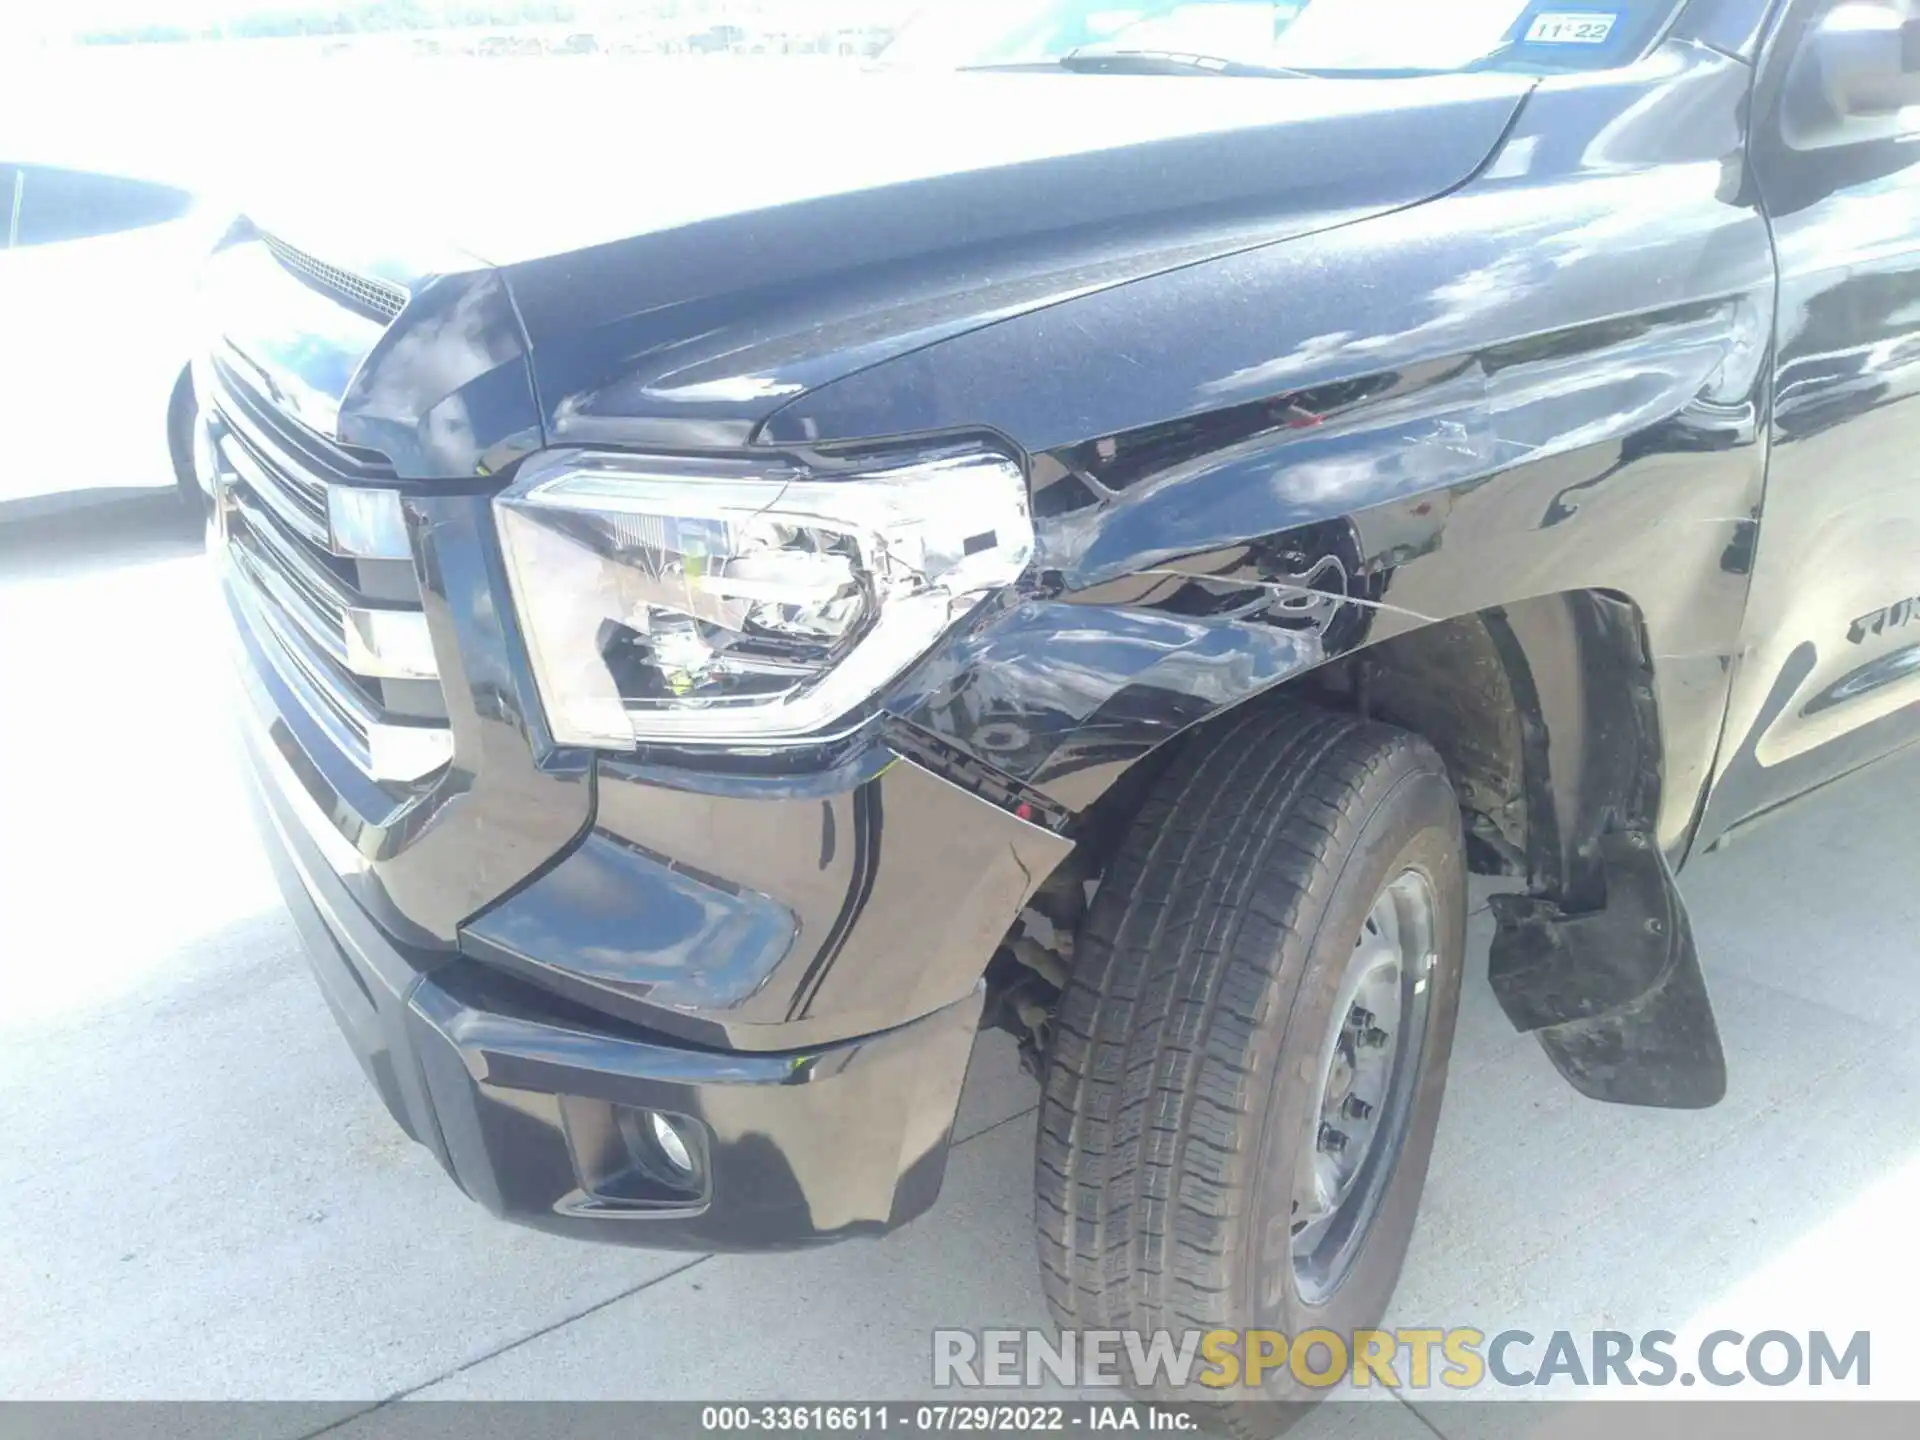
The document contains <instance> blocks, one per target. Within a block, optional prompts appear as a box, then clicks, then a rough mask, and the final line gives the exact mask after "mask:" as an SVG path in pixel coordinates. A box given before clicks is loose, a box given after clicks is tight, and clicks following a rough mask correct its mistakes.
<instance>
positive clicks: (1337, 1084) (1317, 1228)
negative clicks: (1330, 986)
mask: <svg viewBox="0 0 1920 1440" xmlns="http://www.w3.org/2000/svg"><path fill="white" fill-rule="evenodd" d="M1435 928H1436V927H1435V906H1434V900H1433V891H1432V888H1431V887H1430V886H1429V885H1428V883H1427V881H1426V878H1425V877H1424V876H1422V875H1421V874H1420V873H1419V872H1418V871H1415V870H1403V871H1402V872H1400V874H1398V875H1396V876H1395V877H1393V879H1391V880H1389V881H1388V882H1387V884H1386V885H1385V886H1384V887H1382V889H1381V890H1380V892H1379V894H1378V895H1377V896H1375V897H1374V902H1373V905H1372V907H1371V908H1370V909H1369V910H1368V912H1367V918H1366V920H1365V921H1364V923H1363V924H1362V925H1361V927H1360V934H1359V935H1358V937H1357V938H1356V939H1355V941H1354V944H1353V951H1352V954H1351V955H1350V956H1349V957H1348V959H1347V963H1346V967H1345V969H1344V971H1343V972H1342V975H1341V978H1340V988H1339V991H1338V993H1337V995H1336V998H1335V1004H1334V1008H1333V1023H1332V1025H1331V1027H1330V1031H1329V1034H1328V1035H1327V1037H1326V1041H1325V1043H1324V1045H1323V1046H1322V1051H1321V1062H1320V1069H1319V1078H1318V1084H1317V1086H1316V1090H1315V1094H1314V1101H1313V1111H1312V1115H1313V1127H1314V1128H1313V1131H1312V1138H1311V1142H1310V1144H1308V1145H1307V1146H1305V1147H1303V1153H1302V1154H1301V1156H1300V1158H1299V1162H1298V1169H1297V1173H1296V1175H1295V1180H1294V1194H1293V1219H1292V1226H1293V1262H1294V1272H1295V1276H1296V1279H1297V1282H1298V1284H1299V1286H1300V1289H1301V1292H1302V1294H1303V1296H1304V1297H1305V1298H1307V1299H1309V1300H1312V1299H1314V1298H1316V1296H1317V1295H1319V1294H1324V1293H1326V1292H1327V1291H1330V1290H1331V1289H1333V1288H1334V1287H1335V1286H1337V1285H1338V1284H1339V1283H1340V1281H1341V1279H1343V1278H1344V1277H1345V1273H1346V1269H1347V1266H1348V1265H1349V1264H1350V1263H1351V1261H1352V1258H1353V1254H1354V1252H1355V1251H1357V1250H1358V1249H1359V1244H1360V1241H1361V1240H1362V1239H1364V1238H1365V1235H1366V1230H1367V1227H1368V1225H1369V1224H1370V1223H1371V1221H1372V1218H1373V1212H1374V1210H1375V1209H1376V1208H1377V1206H1378V1202H1379V1197H1380V1193H1381V1192H1382V1191H1383V1190H1384V1188H1385V1181H1386V1178H1387V1176H1388V1175H1389V1174H1390V1173H1391V1170H1392V1162H1393V1157H1394V1154H1395V1152H1396V1151H1397V1149H1398V1147H1399V1144H1400V1137H1401V1135H1402V1133H1403V1132H1404V1128H1405V1126H1404V1123H1403V1122H1404V1120H1405V1115H1406V1110H1407V1108H1408V1103H1409V1101H1410V1098H1411V1092H1412V1085H1411V1080H1412V1071H1413V1069H1415V1068H1417V1066H1418V1063H1419V1054H1420V1049H1421V1045H1422V1041H1423V1038H1424V1031H1425V1028H1426V1009H1427V995H1426V991H1427V977H1428V975H1429V973H1430V972H1431V970H1432V968H1433V963H1434V958H1435V953H1436V952H1435V948H1434V946H1435Z"/></svg>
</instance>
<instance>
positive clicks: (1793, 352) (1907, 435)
mask: <svg viewBox="0 0 1920 1440" xmlns="http://www.w3.org/2000/svg"><path fill="white" fill-rule="evenodd" d="M1903 27H1904V28H1903ZM1875 28H1879V29H1882V30H1883V31H1886V32H1888V33H1887V34H1885V35H1883V36H1882V38H1881V40H1879V41H1872V40H1868V41H1862V39H1861V32H1863V31H1869V30H1873V29H1875ZM1850 30H1851V31H1853V32H1855V33H1853V34H1852V35H1851V36H1850V35H1849V34H1848V33H1847V32H1848V31H1850ZM1888 42H1890V43H1888ZM1875 44H1877V45H1878V46H1879V49H1878V50H1872V49H1871V48H1870V47H1871V46H1872V45H1875ZM1874 54H1878V55H1879V56H1881V57H1883V58H1885V57H1891V66H1892V69H1891V71H1890V72H1888V73H1886V74H1883V75H1880V76H1879V77H1877V80H1875V81H1874V83H1876V84H1879V85H1880V86H1882V87H1883V89H1882V92H1881V93H1884V94H1885V95H1886V96H1887V97H1888V98H1887V99H1885V100H1882V101H1879V102H1874V101H1873V100H1872V99H1871V98H1869V99H1867V100H1866V101H1865V102H1864V103H1862V102H1859V101H1856V103H1854V104H1850V105H1846V106H1840V105H1836V104H1833V103H1832V102H1831V101H1830V100H1829V99H1828V98H1827V97H1828V96H1829V95H1830V94H1831V92H1832V89H1833V87H1834V85H1835V84H1845V83H1848V82H1846V81H1845V80H1844V79H1843V78H1842V77H1841V76H1840V75H1839V74H1838V72H1840V71H1843V70H1846V69H1848V67H1852V70H1853V73H1854V74H1855V76H1856V77H1858V76H1859V75H1860V73H1861V72H1860V70H1859V67H1860V66H1861V65H1863V64H1867V63H1869V62H1870V59H1871V56H1872V55H1874ZM1903 55H1904V57H1905V59H1904V60H1903V59H1902V56H1903ZM1850 57H1851V58H1850ZM1906 65H1915V66H1920V24H1916V23H1915V22H1914V21H1913V19H1912V13H1911V7H1910V6H1908V5H1906V4H1901V3H1879V4H1866V5H1863V4H1861V3H1860V0H1795V3H1793V4H1791V5H1789V6H1788V7H1787V11H1786V14H1785V16H1784V18H1783V20H1782V21H1781V28H1780V29H1779V30H1778V31H1777V32H1776V33H1775V35H1774V37H1773V40H1772V42H1771V44H1770V46H1769V48H1768V50H1767V51H1766V52H1765V53H1764V56H1763V60H1762V65H1761V70H1760V74H1759V78H1758V81H1757V89H1756V93H1755V104H1754V108H1753V114H1754V117H1755V118H1754V129H1753V134H1752V137H1751V143H1750V150H1749V154H1750V159H1751V165H1752V179H1753V181H1754V182H1755V183H1757V184H1758V186H1759V191H1760V195H1761V197H1762V200H1763V202H1764V204H1765V206H1766V209H1767V213H1768V215H1769V218H1770V220H1771V223H1772V226H1773V237H1774V246H1775V250H1776V253H1777V255H1778V261H1779V268H1780V291H1779V310H1778V319H1777V331H1776V335H1775V354H1776V362H1775V363H1776V370H1775V382H1774V397H1773V422H1772V428H1771V434H1770V443H1771V458H1770V463H1769V467H1768V476H1767V486H1766V499H1765V505H1764V509H1763V511H1762V519H1761V523H1760V527H1759V544H1758V548H1757V553H1756V554H1755V555H1754V557H1753V559H1752V564H1753V574H1752V581H1751V589H1750V592H1749V600H1748V610H1747V619H1746V625H1745V630H1744V634H1743V640H1742V646H1741V654H1740V656H1739V659H1738V664H1737V671H1736V675H1735V679H1734V686H1733V701H1732V705H1731V707H1730V709H1729V712H1728V717H1727V725H1726V730H1725V732H1724V735H1723V738H1722V741H1721V746H1720V761H1719V766H1718V770H1719V774H1718V780H1717V785H1716V791H1715V795H1714V798H1713V801H1712V803H1711V804H1710V806H1709V808H1708V812H1707V818H1706V824H1705V825H1704V826H1703V830H1702V834H1701V837H1700V838H1701V839H1702V840H1711V839H1713V838H1715V837H1716V836H1717V834H1718V833H1720V832H1721V831H1724V830H1725V829H1726V828H1727V827H1728V826H1730V825H1732V824H1735V823H1738V822H1739V821H1740V820H1742V819H1744V818H1746V817H1748V816H1750V815H1753V814H1755V813H1757V812H1758V811H1761V810H1764V809H1766V808H1768V807H1770V806H1772V805H1776V804H1778V803H1780V802H1781V801H1784V800H1786V799H1788V798H1790V797H1792V796H1794V795H1796V794H1799V793H1801V792H1802V791H1805V790H1808V789H1811V788H1812V787H1814V786H1816V785H1819V784H1822V783H1823V782H1825V781H1827V780H1830V779H1833V778H1834V777H1835V776H1837V775H1840V774H1842V773H1844V772H1846V771H1848V770H1851V769H1854V768H1856V767H1857V766H1859V765H1862V764H1864V763H1866V762H1867V761H1869V760H1872V759H1874V758H1876V757H1878V756H1880V755H1883V754H1885V753H1886V752H1888V751H1890V750H1892V749H1895V748H1896V747H1898V746H1900V745H1903V744H1905V743H1907V742H1909V741H1912V740H1914V739H1916V738H1920V598H1916V597H1920V119H1916V117H1920V110H1907V111H1905V112H1902V111H1901V109H1900V106H1899V104H1898V101H1899V99H1900V98H1901V96H1902V94H1903V92H1904V89H1905V88H1906V87H1910V86H1913V84H1914V81H1915V77H1914V76H1913V75H1912V74H1911V73H1905V71H1904V67H1905V66H1906ZM1856 93H1857V92H1856ZM1872 93H1873V92H1871V91H1870V92H1869V95H1871V94H1872ZM1729 563H1739V557H1737V556H1730V557H1729Z"/></svg>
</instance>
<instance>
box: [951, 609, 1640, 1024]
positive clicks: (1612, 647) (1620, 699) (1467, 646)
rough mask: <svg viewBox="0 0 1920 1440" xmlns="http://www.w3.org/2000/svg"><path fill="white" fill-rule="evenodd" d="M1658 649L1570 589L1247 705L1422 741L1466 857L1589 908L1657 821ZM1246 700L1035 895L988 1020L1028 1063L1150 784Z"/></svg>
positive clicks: (1184, 742) (1163, 752) (1092, 811)
mask: <svg viewBox="0 0 1920 1440" xmlns="http://www.w3.org/2000/svg"><path fill="white" fill-rule="evenodd" d="M1650 653H1651V652H1650V650H1649V648H1648V646H1647V642H1646V633H1645V626H1644V622H1643V620H1642V617H1641V615H1640V612H1639V610H1638V608H1637V607H1636V606H1635V605H1634V604H1633V603H1632V601H1630V600H1628V599H1627V598H1625V597H1624V596H1621V595H1618V594H1616V593H1613V592H1610V591H1598V590H1576V591H1567V592H1562V593H1559V594H1554V595H1545V596H1540V597H1537V598H1533V599H1528V600H1525V601H1521V602H1518V603H1516V604H1512V605H1504V606H1496V607H1493V608H1490V609H1487V610H1482V611H1478V612H1476V613H1473V614H1469V615H1462V616H1459V617H1456V618H1454V619H1451V620H1445V621H1438V622H1435V623H1432V624H1428V625H1423V626H1421V627H1420V628H1418V629H1416V630H1411V631H1407V632H1405V633H1403V634H1400V635H1396V636H1393V637H1392V638H1390V639H1387V640H1383V641H1380V642H1378V643H1376V644H1373V645H1370V646H1367V647H1366V648H1364V649H1361V650H1358V651H1355V652H1354V653H1352V654H1350V655H1347V656H1344V657H1341V658H1339V659H1336V660H1332V661H1329V662H1328V663H1326V664H1324V665H1322V666H1320V667H1318V668H1316V669H1314V670H1311V671H1309V672H1307V673H1305V674H1303V675H1300V676H1297V677H1295V678H1293V679H1291V680H1288V681H1285V682H1283V683H1282V684H1280V685H1278V686H1275V687H1273V688H1272V689H1270V690H1268V691H1265V692H1263V693H1262V694H1260V695H1258V696H1255V697H1254V698H1252V699H1250V700H1247V701H1245V702H1243V706H1244V705H1268V704H1272V703H1274V702H1275V701H1276V700H1278V699H1281V698H1291V699H1295V700H1304V701H1307V702H1309V703H1311V704H1314V705H1317V706H1319V707H1321V708H1324V709H1332V710H1339V711H1343V712H1347V713H1353V714H1359V715H1362V716H1365V717H1368V718H1372V719H1378V720H1381V721H1384V722H1386V723H1387V724H1390V725H1397V726H1399V727H1400V728H1402V729H1405V730H1411V731H1413V732H1414V733H1415V734H1418V735H1420V736H1421V737H1423V738H1424V739H1425V740H1426V741H1427V742H1428V743H1429V744H1431V745H1432V746H1433V748H1434V749H1435V751H1437V752H1438V753H1439V755H1440V758H1441V759H1442V760H1443V761H1444V762H1445V763H1446V766H1447V771H1448V774H1449V776H1450V777H1451V779H1452V781H1453V785H1454V790H1455V792H1456V794H1457V795H1458V797H1459V801H1460V809H1461V819H1462V824H1463V828H1464V831H1465V835H1466V839H1467V859H1468V863H1469V865H1470V867H1471V868H1472V869H1473V870H1474V871H1475V872H1476V873H1478V874H1486V875H1504V876H1514V877H1518V878H1520V879H1522V880H1524V881H1525V883H1526V886H1527V889H1528V891H1529V892H1530V893H1532V894H1534V895H1536V896H1540V897H1544V898H1546V899H1548V900H1551V901H1553V902H1554V903H1556V904H1559V905H1562V906H1564V907H1565V908H1566V909H1567V910H1568V911H1575V912H1577V911H1587V910H1592V909H1597V908H1599V907H1601V906H1604V904H1605V903H1606V895H1607V889H1606V885H1607V882H1606V872H1605V861H1604V857H1603V854H1602V843H1601V842H1602V837H1603V836H1605V835H1607V834H1609V833H1610V832H1614V831H1633V832H1642V833H1644V832H1648V831H1650V830H1651V828H1652V826H1653V822H1654V816H1655V812H1656V810H1657V808H1658V805H1659V799H1660V778H1661V748H1660V729H1659V717H1658V714H1657V710H1656V701H1655V695H1654V688H1653V672H1652V666H1651V662H1650V660H1649V658H1648V657H1649V655H1650ZM1243 706H1235V707H1233V708H1232V709H1229V710H1224V711H1221V712H1220V713H1218V714H1215V715H1212V716H1209V717H1208V718H1207V719H1206V720H1204V721H1202V722H1200V723H1199V724H1197V725H1194V726H1193V727H1191V728H1190V729H1188V730H1186V731H1184V732H1182V733H1181V734H1180V735H1179V736H1178V737H1176V738H1175V739H1174V740H1172V741H1170V742H1168V743H1167V744H1165V745H1163V746H1161V747H1159V749H1157V750H1155V751H1154V752H1152V753H1151V754H1149V755H1148V756H1146V757H1145V758H1144V759H1142V760H1141V761H1139V762H1138V763H1136V764H1135V765H1133V766H1132V767H1131V768H1130V769H1129V770H1128V771H1127V772H1126V773H1125V774H1124V775H1123V776H1122V777H1121V778H1120V780H1119V781H1118V782H1117V783H1115V784H1114V785H1113V787H1112V788H1110V789H1109V790H1108V791H1107V792H1106V793H1105V794H1104V795H1102V796H1101V797H1100V799H1099V800H1098V801H1097V802H1096V803H1095V804H1093V805H1092V806H1090V807H1089V808H1088V809H1086V810H1085V811H1083V812H1082V813H1081V814H1080V815H1079V816H1078V817H1077V818H1076V820H1075V821H1074V824H1073V832H1072V833H1073V835H1074V838H1075V840H1076V842H1077V844H1076V848H1075V850H1074V853H1073V855H1072V856H1071V857H1069V859H1068V860H1067V861H1066V862H1065V863H1064V864H1062V865H1061V866H1060V867H1059V868H1058V869H1057V870H1056V871H1055V872H1054V874H1053V875H1052V876H1051V877H1049V879H1048V880H1047V881H1046V883H1045V884H1044V885H1043V886H1042V887H1041V888H1040V890H1039V891H1038V892H1037V893H1036V894H1035V896H1034V898H1033V900H1032V901H1031V902H1030V905H1029V908H1028V910H1027V911H1026V912H1025V913H1024V914H1023V916H1022V918H1021V920H1020V921H1018V922H1016V924H1015V925H1014V927H1013V930H1012V931H1011V932H1010V934H1009V937H1008V940H1007V942H1006V944H1005V945H1003V947H1002V948H1001V951H1000V952H999V954H998V955H996V957H995V962H994V966H993V967H991V968H990V969H989V972H988V982H989V990H990V992H993V993H995V994H996V996H997V995H1000V994H1010V995H1012V996H1013V997H1014V998H1013V999H1012V1000H1010V1001H1009V1005H1008V1007H1006V1008H1002V1007H999V1006H996V1007H995V1010H996V1015H995V1018H996V1020H997V1022H998V1023H1001V1024H1003V1025H1004V1026H1005V1028H1008V1029H1012V1030H1014V1031H1015V1033H1016V1034H1018V1035H1021V1036H1022V1038H1023V1049H1027V1050H1029V1060H1030V1061H1037V1057H1038V1054H1039V1052H1040V1051H1041V1050H1044V1048H1045V1040H1046V1037H1045V1035H1044V1034H1042V1033H1037V1031H1036V1027H1035V1026H1034V1024H1033V1023H1032V1019H1033V1016H1034V1015H1035V1014H1036V1013H1038V1012H1039V1011H1044V1010H1046V1009H1047V1008H1048V1006H1047V1004H1046V997H1047V992H1049V991H1052V990H1054V989H1055V987H1056V985H1057V982H1058V980H1059V979H1060V977H1061V975H1062V973H1063V968H1062V967H1064V966H1067V965H1070V964H1071V963H1072V948H1071V942H1072V934H1073V930H1074V928H1075V926H1076V925H1077V923H1078V920H1079V917H1080V915H1081V914H1082V913H1083V911H1084V909H1085V906H1086V902H1087V898H1088V896H1089V895H1090V894H1091V891H1092V888H1093V887H1094V886H1096V885H1097V884H1098V883H1099V880H1100V878H1101V876H1102V875H1103V874H1104V873H1105V870H1106V868H1107V864H1108V862H1109V860H1110V859H1111V858H1112V856H1113V854H1114V852H1115V850H1116V849H1117V848H1118V845H1119V843H1120V839H1121V837H1122V836H1124V834H1125V833H1126V830H1127V827H1128V826H1129V825H1130V824H1131V823H1132V820H1133V817H1134V816H1135V815H1136V814H1137V813H1138V812H1139V810H1140V806H1141V804H1142V802H1143V801H1144V799H1145V797H1146V794H1147V792H1148V791H1149V790H1150V789H1151V788H1152V786H1153V784H1154V782H1155V781H1156V780H1158V779H1159V777H1160V776H1161V775H1162V774H1163V773H1165V771H1166V769H1167V767H1168V766H1170V765H1171V764H1172V763H1173V762H1174V760H1175V759H1176V758H1177V757H1178V756H1179V755H1180V754H1181V753H1182V752H1183V751H1184V750H1185V749H1187V748H1188V747H1191V746H1195V745H1206V744H1209V743H1211V741H1212V739H1213V737H1215V736H1216V735H1218V734H1219V733H1221V731H1223V730H1224V729H1225V728H1226V727H1227V726H1229V725H1231V724H1233V723H1234V721H1235V719H1236V718H1237V717H1238V716H1240V714H1241V713H1242V710H1243ZM1036 922H1037V923H1036ZM1036 1001H1038V1002H1039V1003H1038V1006H1037V1007H1036V1004H1035V1002H1036ZM1015 1007H1017V1008H1018V1009H1019V1010H1021V1011H1023V1012H1024V1013H1025V1015H1026V1023H1021V1022H1020V1021H1019V1018H1018V1017H1017V1016H1016V1015H1015V1014H1014V1013H1012V1012H1013V1008H1015Z"/></svg>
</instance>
